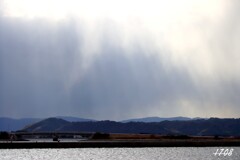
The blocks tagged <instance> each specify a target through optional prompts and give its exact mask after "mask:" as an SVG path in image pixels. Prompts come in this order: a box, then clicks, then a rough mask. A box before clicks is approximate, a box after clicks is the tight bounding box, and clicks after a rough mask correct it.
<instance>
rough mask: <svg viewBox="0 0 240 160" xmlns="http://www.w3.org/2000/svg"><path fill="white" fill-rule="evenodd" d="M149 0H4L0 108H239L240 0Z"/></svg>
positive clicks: (145, 111)
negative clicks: (86, 0) (135, 0)
mask: <svg viewBox="0 0 240 160" xmlns="http://www.w3.org/2000/svg"><path fill="white" fill-rule="evenodd" d="M3 2H4V1H3ZM155 2H156V1H153V4H152V5H144V4H145V3H144V2H142V1H141V2H140V3H139V6H136V7H135V8H134V5H133V4H132V5H131V4H130V5H129V6H128V7H127V8H126V12H123V11H121V12H114V11H113V8H114V6H112V9H110V10H108V12H103V10H101V9H99V10H97V11H99V15H97V13H96V14H93V13H91V14H90V12H82V13H84V14H79V13H75V12H74V9H73V13H71V14H70V13H69V12H66V13H68V14H66V15H64V16H63V15H62V16H63V17H60V18H59V17H58V18H59V19H56V17H55V18H51V16H46V14H43V16H41V14H40V13H41V12H40V11H39V12H37V13H36V14H33V15H34V16H32V17H28V16H27V12H26V14H24V15H21V14H17V13H14V12H11V7H9V6H11V5H10V4H6V2H4V3H3V4H4V5H0V6H2V7H0V116H12V117H48V116H55V115H72V116H79V117H86V118H95V119H113V120H120V119H125V118H130V117H145V116H162V117H168V116H179V115H180V116H189V117H195V116H200V117H211V116H218V117H239V113H240V109H239V104H240V100H239V97H238V95H240V73H239V70H240V55H239V51H240V46H239V45H238V41H239V37H240V22H239V21H238V19H239V16H238V15H239V11H238V8H239V2H238V1H231V2H226V1H212V2H208V1H191V2H190V1H187V0H183V1H181V2H182V3H181V5H180V4H179V2H176V1H174V2H176V3H173V4H171V3H166V4H165V3H163V2H164V1H163V2H162V1H161V2H160V3H159V4H158V5H154V3H155ZM85 5H86V4H85ZM101 5H102V4H101ZM164 5H165V7H163V6H164ZM154 6H155V7H154ZM156 6H158V7H159V8H161V9H162V10H161V11H159V8H158V7H156ZM206 6H207V7H206ZM69 7H70V5H69ZM92 7H93V6H92ZM95 8H96V7H95ZM164 8H167V9H164ZM105 9H106V8H105ZM132 9H135V12H133V11H132ZM149 9H152V11H151V12H149V13H148V12H147V11H149ZM10 13H11V14H10ZM100 13H101V14H100ZM109 13H113V15H109ZM53 15H54V14H53Z"/></svg>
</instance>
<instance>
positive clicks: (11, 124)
mask: <svg viewBox="0 0 240 160" xmlns="http://www.w3.org/2000/svg"><path fill="white" fill-rule="evenodd" d="M40 120H42V119H40V118H21V119H14V118H8V117H0V131H16V130H19V129H22V128H23V127H25V126H26V125H31V124H33V123H36V122H38V121H40Z"/></svg>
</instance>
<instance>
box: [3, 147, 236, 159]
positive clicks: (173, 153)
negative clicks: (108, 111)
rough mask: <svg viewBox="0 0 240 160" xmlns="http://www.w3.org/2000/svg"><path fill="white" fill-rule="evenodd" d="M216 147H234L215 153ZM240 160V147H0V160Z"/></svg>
mask: <svg viewBox="0 0 240 160" xmlns="http://www.w3.org/2000/svg"><path fill="white" fill-rule="evenodd" d="M217 149H219V150H220V149H225V150H226V149H234V150H233V152H232V155H231V156H228V155H227V156H224V155H221V156H215V155H214V154H213V153H215V152H216V151H217ZM52 159H53V160H85V159H86V160H102V159H103V160H109V159H110V160H111V159H113V160H118V159H123V160H158V159H160V160H161V159H162V160H175V159H176V160H202V159H203V160H208V159H209V160H212V159H213V160H214V159H219V160H222V159H227V160H240V147H199V148H196V147H194V148H191V147H183V148H176V147H170V148H77V149H0V160H52Z"/></svg>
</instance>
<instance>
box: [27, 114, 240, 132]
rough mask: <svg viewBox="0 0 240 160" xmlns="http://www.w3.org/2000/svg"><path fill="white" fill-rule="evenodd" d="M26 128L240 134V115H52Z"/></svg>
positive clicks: (36, 130) (35, 129) (34, 129)
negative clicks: (88, 118) (132, 118)
mask: <svg viewBox="0 0 240 160" xmlns="http://www.w3.org/2000/svg"><path fill="white" fill-rule="evenodd" d="M24 130H26V131H29V132H33V131H34V132H41V131H77V132H105V133H150V134H164V135H169V134H170V135H195V136H201V135H209V136H214V135H222V136H240V119H219V118H210V119H207V120H205V119H197V120H188V121H163V122H153V123H144V122H128V123H121V122H115V121H96V122H68V121H65V120H62V119H57V118H49V119H46V120H44V121H41V122H38V123H36V124H34V125H31V126H30V127H26V128H25V129H24Z"/></svg>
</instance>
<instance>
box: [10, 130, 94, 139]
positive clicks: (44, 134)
mask: <svg viewBox="0 0 240 160" xmlns="http://www.w3.org/2000/svg"><path fill="white" fill-rule="evenodd" d="M94 133H95V132H58V131H56V132H12V133H10V134H11V135H15V136H16V137H17V138H23V137H31V136H41V137H49V138H51V137H53V136H58V137H72V138H74V137H76V136H81V137H83V138H89V137H91V136H92V135H93V134H94Z"/></svg>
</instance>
